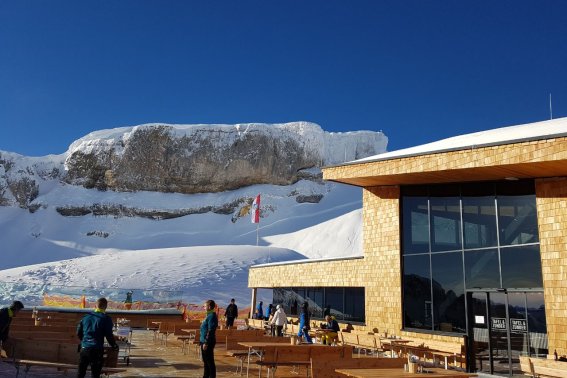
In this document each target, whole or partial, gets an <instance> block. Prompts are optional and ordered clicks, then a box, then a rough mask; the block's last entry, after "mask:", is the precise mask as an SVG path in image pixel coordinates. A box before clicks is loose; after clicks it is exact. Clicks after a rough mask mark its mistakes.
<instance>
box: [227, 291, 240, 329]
mask: <svg viewBox="0 0 567 378" xmlns="http://www.w3.org/2000/svg"><path fill="white" fill-rule="evenodd" d="M224 316H225V317H226V328H228V327H232V326H233V325H234V319H236V318H238V306H237V305H236V303H235V302H234V298H232V299H231V300H230V304H229V305H228V307H227V308H226V311H225V312H224Z"/></svg>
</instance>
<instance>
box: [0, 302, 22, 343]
mask: <svg viewBox="0 0 567 378" xmlns="http://www.w3.org/2000/svg"><path fill="white" fill-rule="evenodd" d="M22 308H24V305H23V304H22V302H20V301H14V302H12V304H11V305H10V307H4V308H2V309H0V342H1V344H4V342H5V341H6V339H8V333H9V332H10V324H11V323H12V318H13V317H14V316H16V315H17V314H18V312H20V310H21V309H22Z"/></svg>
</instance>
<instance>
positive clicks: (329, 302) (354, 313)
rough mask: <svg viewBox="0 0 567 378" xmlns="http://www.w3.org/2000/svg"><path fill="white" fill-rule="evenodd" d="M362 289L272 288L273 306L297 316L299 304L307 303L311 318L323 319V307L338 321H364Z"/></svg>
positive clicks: (363, 295)
mask: <svg viewBox="0 0 567 378" xmlns="http://www.w3.org/2000/svg"><path fill="white" fill-rule="evenodd" d="M364 293H365V291H364V287H302V288H274V289H273V301H274V304H276V305H277V304H281V305H282V306H283V307H284V310H285V311H286V313H287V314H288V315H298V312H299V309H300V308H301V304H302V303H303V302H305V301H307V302H308V303H309V311H310V313H311V318H313V319H323V311H324V310H325V307H327V306H328V307H329V310H330V313H331V315H333V316H334V317H335V318H336V319H337V320H338V321H349V322H356V323H364V322H365V321H366V318H365V316H366V311H365V294H364Z"/></svg>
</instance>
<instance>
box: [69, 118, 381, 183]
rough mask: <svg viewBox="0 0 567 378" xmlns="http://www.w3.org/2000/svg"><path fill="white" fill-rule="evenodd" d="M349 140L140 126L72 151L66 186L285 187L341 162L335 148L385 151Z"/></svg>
mask: <svg viewBox="0 0 567 378" xmlns="http://www.w3.org/2000/svg"><path fill="white" fill-rule="evenodd" d="M349 134H350V135H349ZM349 134H338V133H337V134H330V133H326V132H324V131H323V130H322V129H321V128H320V127H319V126H318V125H316V124H313V123H306V122H297V123H289V124H281V125H264V124H260V125H258V124H247V125H190V126H172V125H143V126H138V127H134V128H125V129H123V130H122V132H121V133H120V132H119V133H117V132H116V130H112V132H107V133H106V134H104V133H103V132H98V133H94V134H90V135H87V136H86V137H85V138H83V139H81V140H79V141H77V142H75V143H74V144H73V145H72V146H71V148H70V150H69V152H68V157H67V159H66V168H67V175H66V178H65V180H66V181H67V182H68V183H71V184H80V185H83V186H85V187H88V188H98V189H112V190H118V191H137V190H148V191H161V192H179V193H204V192H220V191H225V190H232V189H236V188H239V187H243V186H248V185H254V184H275V185H288V184H291V183H294V182H296V181H297V180H298V179H299V178H300V176H299V172H300V171H301V170H303V169H306V168H312V167H320V166H321V165H324V164H336V163H339V162H341V161H344V160H339V159H340V158H337V157H336V155H337V151H336V148H335V149H333V147H334V146H337V145H338V146H339V148H338V149H340V150H341V151H338V155H339V156H341V155H342V156H345V157H346V158H347V159H349V158H350V159H355V158H362V157H366V156H370V155H375V154H378V153H380V152H383V151H384V150H385V145H386V142H387V139H386V137H385V136H384V135H383V134H381V133H374V132H364V135H360V134H358V133H349ZM341 147H342V148H341ZM350 159H349V160H350Z"/></svg>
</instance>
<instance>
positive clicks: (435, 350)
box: [395, 338, 466, 369]
mask: <svg viewBox="0 0 567 378" xmlns="http://www.w3.org/2000/svg"><path fill="white" fill-rule="evenodd" d="M409 339H410V340H412V342H411V343H408V344H401V345H396V346H395V350H396V351H398V350H399V352H400V357H401V356H407V354H413V355H416V356H418V357H420V358H423V360H424V361H428V360H431V363H432V364H433V365H434V366H439V365H442V366H443V367H445V369H448V368H449V365H450V362H452V363H453V365H454V367H455V368H463V363H464V362H465V361H466V359H465V355H466V352H465V347H464V345H462V344H460V343H458V342H447V341H441V340H425V339H417V338H409ZM450 360H452V361H450ZM441 361H443V364H441Z"/></svg>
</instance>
